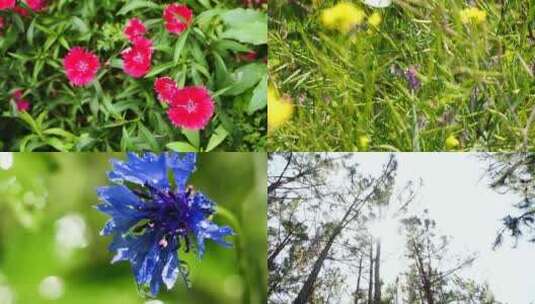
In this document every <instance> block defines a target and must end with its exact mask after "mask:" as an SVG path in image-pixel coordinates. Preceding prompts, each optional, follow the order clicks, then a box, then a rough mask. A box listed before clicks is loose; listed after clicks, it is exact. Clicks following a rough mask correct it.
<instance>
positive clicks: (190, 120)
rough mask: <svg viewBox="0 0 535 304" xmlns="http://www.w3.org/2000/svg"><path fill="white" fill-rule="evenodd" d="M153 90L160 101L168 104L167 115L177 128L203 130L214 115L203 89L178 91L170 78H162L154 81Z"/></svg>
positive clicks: (209, 99)
mask: <svg viewBox="0 0 535 304" xmlns="http://www.w3.org/2000/svg"><path fill="white" fill-rule="evenodd" d="M154 89H155V90H156V92H157V93H158V98H159V99H160V101H162V102H167V103H169V105H170V107H169V110H168V111H167V115H168V116H169V119H170V120H171V122H172V123H173V125H175V126H177V127H182V128H186V129H191V130H199V129H204V128H205V127H206V126H207V125H208V123H209V122H210V119H211V118H212V116H213V115H214V108H215V106H214V100H213V98H212V96H211V95H210V92H209V91H208V90H207V89H206V88H205V87H200V86H191V87H185V88H182V89H179V88H177V85H176V83H175V82H174V81H173V80H172V79H171V78H169V77H163V78H158V79H156V81H155V83H154Z"/></svg>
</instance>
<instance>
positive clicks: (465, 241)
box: [356, 153, 535, 304]
mask: <svg viewBox="0 0 535 304" xmlns="http://www.w3.org/2000/svg"><path fill="white" fill-rule="evenodd" d="M387 156H388V155H387V154H381V153H367V154H363V153H362V154H358V155H357V156H356V157H357V159H358V162H359V163H360V165H361V167H360V169H361V170H363V171H368V170H370V171H371V172H375V171H377V170H379V169H380V168H381V166H382V165H383V164H384V162H385V160H386V158H387ZM397 159H398V161H399V169H398V179H397V184H398V185H399V186H400V187H401V186H402V185H403V184H405V183H406V182H407V181H409V180H416V179H418V178H422V179H423V186H422V188H421V189H420V191H418V197H417V200H416V201H415V202H414V204H413V207H412V208H410V210H412V211H414V210H422V209H424V208H426V209H428V210H429V213H430V216H431V218H433V219H435V220H436V222H437V228H438V232H439V233H440V234H444V235H448V236H450V237H451V238H450V247H449V251H450V252H451V253H453V254H455V253H457V254H459V255H462V256H469V255H470V254H472V253H475V254H477V256H478V258H477V259H476V261H475V263H474V264H473V265H472V266H471V267H468V269H467V270H464V271H463V272H462V274H463V276H464V275H466V277H469V278H472V279H474V280H476V281H477V282H480V283H482V282H485V281H486V282H488V283H489V286H490V288H491V290H492V291H493V293H494V295H495V296H496V298H497V299H498V300H499V301H502V302H507V303H510V304H523V303H526V304H528V303H532V302H533V303H535V279H534V277H533V274H534V273H535V263H534V262H533V261H534V259H535V244H530V243H527V242H525V241H524V242H522V241H521V242H519V244H518V247H516V248H512V243H511V242H508V241H509V239H506V241H504V244H503V246H502V247H500V248H498V249H497V250H492V242H493V241H494V239H495V237H496V231H497V229H498V228H500V227H501V226H500V225H501V223H500V219H501V218H502V217H504V216H505V215H506V214H508V212H511V211H512V208H511V204H512V203H516V202H517V201H519V200H520V199H519V198H517V197H515V196H513V195H500V194H498V193H496V192H494V191H493V190H491V189H490V188H489V187H488V182H487V181H486V180H485V179H482V177H483V176H484V170H483V163H482V162H481V160H479V159H477V158H476V156H475V155H474V154H465V153H462V154H452V153H441V154H438V153H400V154H397ZM410 213H411V212H409V214H410ZM395 223H396V222H394V221H391V223H390V225H383V227H384V231H382V232H381V234H382V235H384V242H383V252H384V254H383V261H384V263H383V265H382V276H383V279H384V280H385V282H386V283H390V282H392V281H393V280H394V279H395V276H396V275H397V274H398V273H399V272H400V271H403V270H405V269H406V266H407V264H406V258H405V257H404V252H403V248H404V240H403V238H402V236H401V235H400V234H399V233H398V232H397V227H396V226H397V225H396V224H395Z"/></svg>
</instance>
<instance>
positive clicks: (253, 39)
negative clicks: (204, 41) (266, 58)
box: [221, 8, 268, 45]
mask: <svg viewBox="0 0 535 304" xmlns="http://www.w3.org/2000/svg"><path fill="white" fill-rule="evenodd" d="M221 18H222V19H223V22H224V23H225V25H226V26H227V29H226V30H225V32H223V34H222V35H221V37H223V38H229V39H234V40H237V41H240V42H244V43H251V44H254V45H260V44H267V34H268V24H267V21H268V17H267V15H266V14H265V13H263V12H260V11H257V10H253V9H243V8H238V9H234V10H230V11H227V12H225V13H223V14H221Z"/></svg>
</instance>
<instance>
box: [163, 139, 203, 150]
mask: <svg viewBox="0 0 535 304" xmlns="http://www.w3.org/2000/svg"><path fill="white" fill-rule="evenodd" d="M167 148H168V149H169V150H172V151H175V152H199V150H198V149H197V148H195V147H194V146H192V145H190V144H188V143H185V142H181V141H177V142H172V143H168V144H167Z"/></svg>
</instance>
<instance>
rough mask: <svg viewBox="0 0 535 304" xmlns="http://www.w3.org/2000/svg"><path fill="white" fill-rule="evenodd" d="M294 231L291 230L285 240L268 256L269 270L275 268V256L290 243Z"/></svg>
mask: <svg viewBox="0 0 535 304" xmlns="http://www.w3.org/2000/svg"><path fill="white" fill-rule="evenodd" d="M292 235H293V233H292V232H289V233H288V235H287V236H286V237H285V238H284V240H283V241H282V242H281V243H280V244H279V245H278V246H277V248H275V250H273V252H271V254H270V255H269V257H268V270H269V271H271V270H273V269H274V268H275V263H274V262H275V258H276V257H277V256H278V255H279V254H280V253H281V252H282V250H283V249H284V248H285V247H286V245H288V244H289V243H290V241H291V238H292Z"/></svg>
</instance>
